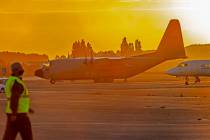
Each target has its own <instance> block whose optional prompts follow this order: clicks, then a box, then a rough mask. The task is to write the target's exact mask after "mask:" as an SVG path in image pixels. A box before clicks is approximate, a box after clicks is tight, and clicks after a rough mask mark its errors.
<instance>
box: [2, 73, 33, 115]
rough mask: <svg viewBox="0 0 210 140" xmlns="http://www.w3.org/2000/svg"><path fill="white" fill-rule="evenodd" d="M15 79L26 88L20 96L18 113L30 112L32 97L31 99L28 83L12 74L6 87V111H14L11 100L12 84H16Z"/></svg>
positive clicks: (8, 112) (9, 112)
mask: <svg viewBox="0 0 210 140" xmlns="http://www.w3.org/2000/svg"><path fill="white" fill-rule="evenodd" d="M15 81H17V82H18V83H19V84H21V85H22V86H23V88H24V90H23V93H22V94H21V96H20V97H19V101H18V108H17V113H28V112H29V108H30V99H29V92H28V89H27V88H26V85H25V84H24V83H23V81H22V80H21V79H19V78H18V77H15V76H10V77H9V79H8V80H7V82H6V87H5V94H6V97H7V103H6V113H7V114H11V113H12V110H11V108H10V103H11V101H10V100H11V96H12V93H11V90H12V86H13V85H14V82H15Z"/></svg>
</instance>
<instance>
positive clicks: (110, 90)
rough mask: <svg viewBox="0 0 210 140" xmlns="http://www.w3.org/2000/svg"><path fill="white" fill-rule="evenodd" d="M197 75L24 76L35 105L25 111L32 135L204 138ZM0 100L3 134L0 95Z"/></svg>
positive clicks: (207, 123) (53, 139)
mask: <svg viewBox="0 0 210 140" xmlns="http://www.w3.org/2000/svg"><path fill="white" fill-rule="evenodd" d="M201 80H203V81H201V83H200V84H197V85H195V84H191V85H189V86H185V85H184V81H183V79H177V78H175V77H170V76H167V75H164V74H151V73H145V74H141V75H139V76H137V77H134V78H131V79H129V80H128V82H127V83H124V82H123V81H120V80H117V81H116V82H115V83H108V84H95V83H93V82H92V81H75V82H70V81H64V82H58V83H56V84H55V85H51V84H50V83H49V81H47V80H40V79H36V78H26V83H27V85H28V87H29V90H30V94H31V100H32V108H33V109H34V110H35V114H33V115H30V118H31V122H32V127H33V132H34V139H35V140H209V138H210V79H207V78H204V79H202V78H201ZM208 80H209V81H208ZM0 102H1V104H0V137H2V135H3V132H4V128H5V123H6V116H5V114H4V112H3V110H2V108H3V102H4V99H3V95H0ZM0 139H1V138H0ZM17 140H20V138H18V139H17Z"/></svg>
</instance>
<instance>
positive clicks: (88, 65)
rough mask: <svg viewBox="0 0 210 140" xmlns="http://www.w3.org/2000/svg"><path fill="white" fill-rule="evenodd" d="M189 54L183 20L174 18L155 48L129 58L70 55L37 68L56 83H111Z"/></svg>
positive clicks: (38, 74)
mask: <svg viewBox="0 0 210 140" xmlns="http://www.w3.org/2000/svg"><path fill="white" fill-rule="evenodd" d="M180 58H186V53H185V49H184V43H183V37H182V31H181V26H180V23H179V20H176V19H173V20H171V21H170V22H169V24H168V27H167V29H166V31H165V33H164V35H163V37H162V40H161V41H160V44H159V47H158V49H157V50H156V51H155V52H152V53H148V54H143V55H139V56H132V57H125V58H122V57H121V58H99V59H97V58H93V59H87V58H70V59H61V60H52V61H50V62H49V66H43V68H41V69H38V70H36V71H35V75H36V76H38V77H41V78H44V79H49V80H50V82H51V83H52V84H55V82H56V81H61V80H72V81H74V80H94V82H95V83H111V82H113V81H114V79H124V80H127V79H128V78H130V77H132V76H135V75H137V74H139V73H142V72H144V71H146V70H148V69H150V68H152V67H154V66H156V65H158V64H160V63H162V62H164V61H167V60H172V59H180Z"/></svg>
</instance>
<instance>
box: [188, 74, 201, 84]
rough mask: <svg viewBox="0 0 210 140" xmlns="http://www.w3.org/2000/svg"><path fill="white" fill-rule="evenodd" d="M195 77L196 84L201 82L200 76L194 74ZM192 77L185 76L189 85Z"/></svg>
mask: <svg viewBox="0 0 210 140" xmlns="http://www.w3.org/2000/svg"><path fill="white" fill-rule="evenodd" d="M194 77H195V84H197V83H200V82H201V79H200V78H199V76H194ZM189 82H190V79H189V76H186V77H185V85H189Z"/></svg>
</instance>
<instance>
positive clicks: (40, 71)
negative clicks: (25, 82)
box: [34, 69, 44, 78]
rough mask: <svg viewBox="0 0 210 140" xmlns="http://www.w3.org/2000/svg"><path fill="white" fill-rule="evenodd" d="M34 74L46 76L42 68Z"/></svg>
mask: <svg viewBox="0 0 210 140" xmlns="http://www.w3.org/2000/svg"><path fill="white" fill-rule="evenodd" d="M34 74H35V76H37V77H41V78H43V77H44V72H43V70H42V69H38V70H36V71H35V73H34Z"/></svg>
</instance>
